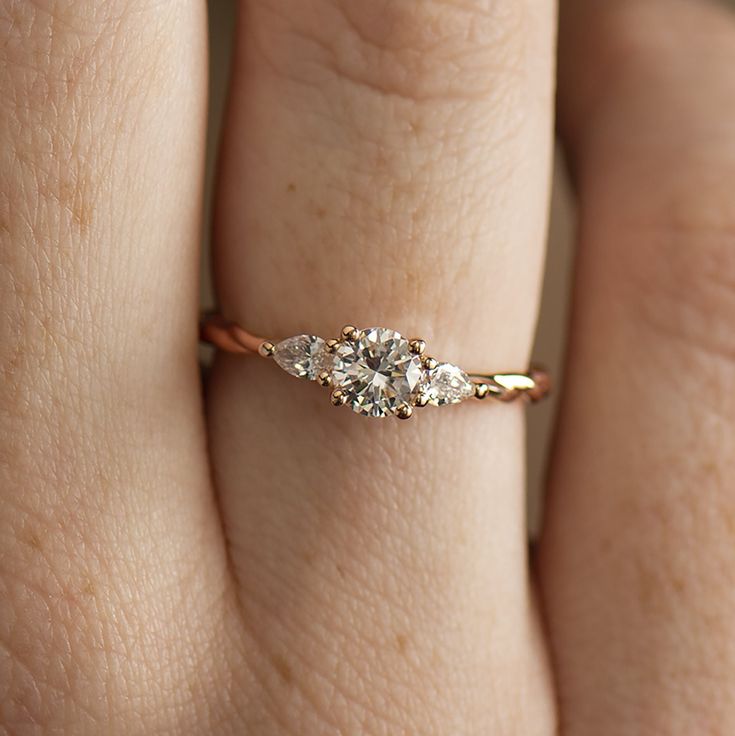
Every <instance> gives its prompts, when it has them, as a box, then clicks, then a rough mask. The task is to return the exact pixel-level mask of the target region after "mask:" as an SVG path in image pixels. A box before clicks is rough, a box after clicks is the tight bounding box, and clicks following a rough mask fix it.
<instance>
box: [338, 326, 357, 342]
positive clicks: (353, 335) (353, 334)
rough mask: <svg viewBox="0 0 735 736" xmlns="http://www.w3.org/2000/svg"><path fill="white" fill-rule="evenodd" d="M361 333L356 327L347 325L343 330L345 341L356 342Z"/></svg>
mask: <svg viewBox="0 0 735 736" xmlns="http://www.w3.org/2000/svg"><path fill="white" fill-rule="evenodd" d="M359 334H360V332H359V330H358V329H357V327H355V326H354V325H345V326H344V327H343V328H342V338H343V339H344V340H349V341H351V342H352V341H354V340H357V338H358V336H359Z"/></svg>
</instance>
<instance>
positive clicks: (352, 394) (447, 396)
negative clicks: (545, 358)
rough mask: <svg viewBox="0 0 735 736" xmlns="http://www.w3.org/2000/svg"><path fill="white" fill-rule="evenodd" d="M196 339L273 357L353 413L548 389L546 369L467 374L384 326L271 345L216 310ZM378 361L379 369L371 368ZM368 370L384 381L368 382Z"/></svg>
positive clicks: (533, 395) (402, 410)
mask: <svg viewBox="0 0 735 736" xmlns="http://www.w3.org/2000/svg"><path fill="white" fill-rule="evenodd" d="M200 337H201V339H202V341H204V342H207V343H210V344H211V345H214V346H215V347H217V348H219V349H221V350H225V351H227V352H229V353H238V354H241V355H258V356H260V357H263V358H275V359H276V362H277V363H278V364H279V365H280V366H281V368H283V369H284V370H285V371H287V372H288V373H291V374H292V375H295V376H298V377H301V378H311V379H313V380H317V381H318V382H319V383H320V384H321V385H323V386H329V387H331V388H333V389H334V391H333V392H332V403H334V404H336V405H340V404H345V403H350V404H351V405H352V407H353V409H354V410H355V411H357V412H358V413H362V414H367V415H370V416H386V415H387V414H388V413H392V414H394V415H396V416H398V417H399V418H402V419H407V418H408V417H410V416H411V414H412V413H413V407H415V406H425V405H426V404H434V405H437V406H439V405H443V404H449V403H459V402H460V401H462V400H464V399H467V398H476V399H485V398H488V397H491V398H494V399H497V400H498V401H513V400H515V399H527V400H529V401H533V402H535V401H539V400H540V399H542V398H544V397H545V396H546V395H547V394H548V393H549V390H550V387H551V382H550V378H549V374H548V373H547V372H546V371H545V370H543V369H542V368H537V367H533V368H531V370H529V371H528V372H527V373H487V374H485V373H465V372H464V371H462V370H461V369H460V368H459V367H457V366H454V365H452V364H449V363H442V364H440V363H438V362H437V361H436V360H434V359H433V358H430V357H428V356H426V355H425V343H424V341H423V340H420V339H412V340H405V338H403V337H401V335H399V334H398V333H397V332H394V331H392V330H388V329H386V328H371V329H370V330H363V331H360V330H358V329H357V328H355V327H352V326H351V325H347V326H346V327H344V328H343V329H342V332H341V336H340V337H339V338H336V339H333V340H323V339H322V338H319V337H316V336H313V335H297V336H295V337H292V338H288V339H286V340H284V341H282V342H280V343H275V342H274V341H273V340H269V339H267V338H264V337H258V336H257V335H253V334H252V333H250V332H248V331H247V330H245V329H244V328H242V327H241V326H240V325H238V324H236V323H235V322H231V321H229V320H226V319H225V318H224V317H222V316H221V315H219V314H208V315H204V317H203V318H202V320H201V323H200ZM320 355H321V356H322V357H319V356H320ZM329 355H333V356H334V360H333V362H331V363H329V364H328V363H327V362H326V358H325V356H326V357H327V358H328V356H329ZM366 356H367V363H369V364H370V365H369V366H368V365H367V363H366V362H365V361H366ZM330 360H331V359H330ZM377 363H380V366H381V368H380V370H378V369H376V368H375V365H377ZM322 368H323V370H321V369H322ZM361 371H362V373H361ZM381 371H382V373H381ZM368 374H369V377H374V376H377V375H380V376H381V378H380V380H379V381H372V382H371V381H370V378H369V377H367V376H368ZM391 380H392V383H391ZM378 383H379V384H380V385H378ZM335 387H336V388H335ZM396 397H398V398H396Z"/></svg>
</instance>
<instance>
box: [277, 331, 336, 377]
mask: <svg viewBox="0 0 735 736" xmlns="http://www.w3.org/2000/svg"><path fill="white" fill-rule="evenodd" d="M273 360H275V361H276V363H278V365H279V366H281V368H283V370H284V371H286V373H290V374H291V375H292V376H297V377H298V378H308V379H309V380H310V381H313V380H314V379H315V378H316V377H317V376H318V375H319V374H320V373H321V372H322V371H324V370H329V369H330V368H331V365H332V356H331V355H330V353H329V352H328V351H327V346H326V343H325V341H324V340H322V338H321V337H316V336H315V335H295V336H294V337H289V338H286V339H285V340H282V341H281V342H279V343H278V344H277V345H276V347H275V350H274V352H273Z"/></svg>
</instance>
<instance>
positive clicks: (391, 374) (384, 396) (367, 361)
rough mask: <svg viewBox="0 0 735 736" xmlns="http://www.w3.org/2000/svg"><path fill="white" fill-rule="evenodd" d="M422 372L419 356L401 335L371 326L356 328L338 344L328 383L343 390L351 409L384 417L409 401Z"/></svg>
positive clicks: (419, 383)
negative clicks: (355, 332)
mask: <svg viewBox="0 0 735 736" xmlns="http://www.w3.org/2000/svg"><path fill="white" fill-rule="evenodd" d="M424 375H425V371H424V369H423V366H422V365H421V357H420V356H418V355H414V354H413V353H412V352H411V350H410V349H409V344H408V340H406V338H405V337H403V336H402V335H400V334H399V333H397V332H395V331H394V330H389V329H387V328H385V327H371V328H370V329H368V330H362V331H360V332H359V334H358V336H357V339H355V340H353V341H347V340H345V341H343V342H341V343H340V344H339V346H338V347H337V350H336V352H335V355H334V367H333V369H332V383H333V385H334V387H335V388H339V389H341V390H342V391H344V393H345V395H346V397H347V403H348V404H349V405H350V406H351V407H352V409H353V411H356V412H357V413H358V414H365V415H367V416H371V417H385V416H389V415H391V414H393V413H394V412H395V410H396V409H397V408H398V407H399V406H402V405H403V404H413V402H414V399H415V398H416V396H417V394H418V393H419V392H420V391H421V389H422V385H423V378H424Z"/></svg>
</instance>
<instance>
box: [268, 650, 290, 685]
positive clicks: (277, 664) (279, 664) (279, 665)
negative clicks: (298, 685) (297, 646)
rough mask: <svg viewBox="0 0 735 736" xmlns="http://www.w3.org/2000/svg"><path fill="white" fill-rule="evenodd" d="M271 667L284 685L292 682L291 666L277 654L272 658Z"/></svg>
mask: <svg viewBox="0 0 735 736" xmlns="http://www.w3.org/2000/svg"><path fill="white" fill-rule="evenodd" d="M273 667H274V668H275V670H276V672H278V676H279V677H280V678H281V680H282V681H283V682H284V683H285V684H286V685H290V684H291V683H292V682H293V670H292V669H291V665H290V664H289V663H288V662H287V661H286V660H285V659H284V658H283V657H281V656H280V655H279V654H277V655H276V656H275V657H273Z"/></svg>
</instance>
